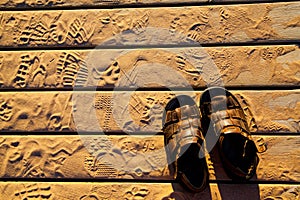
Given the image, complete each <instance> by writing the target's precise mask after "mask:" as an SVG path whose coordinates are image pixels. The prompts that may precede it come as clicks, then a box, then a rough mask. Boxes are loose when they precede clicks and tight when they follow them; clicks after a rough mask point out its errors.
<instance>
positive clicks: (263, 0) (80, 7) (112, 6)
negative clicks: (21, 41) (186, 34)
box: [0, 0, 297, 11]
mask: <svg viewBox="0 0 300 200" xmlns="http://www.w3.org/2000/svg"><path fill="white" fill-rule="evenodd" d="M288 2H297V0H286V1H282V0H273V1H268V0H260V1H251V2H249V1H226V2H224V1H213V2H208V1H207V2H165V3H164V2H160V3H158V2H153V3H148V4H143V3H140V4H125V5H124V4H117V3H112V4H107V5H77V6H63V5H61V6H52V7H51V6H49V7H42V6H39V7H26V6H24V5H23V6H18V7H6V8H0V11H38V10H87V9H100V10H101V9H103V10H106V9H122V8H157V7H161V8H165V7H183V6H191V7H193V6H218V5H219V6H223V5H237V6H238V5H251V4H265V3H268V4H274V3H288Z"/></svg>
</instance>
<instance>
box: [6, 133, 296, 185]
mask: <svg viewBox="0 0 300 200" xmlns="http://www.w3.org/2000/svg"><path fill="white" fill-rule="evenodd" d="M253 140H254V141H255V142H256V145H257V146H259V145H260V144H261V143H262V142H261V141H264V143H265V145H266V146H267V150H266V151H265V152H264V153H260V154H258V155H259V158H260V163H259V165H258V168H257V173H256V176H255V177H253V178H252V179H251V181H253V180H258V181H288V182H297V181H299V179H300V174H299V173H298V172H299V170H300V166H299V163H298V162H297V161H298V160H299V159H300V152H299V148H298V144H299V142H300V137H296V136H288V137H286V136H277V137H276V136H254V137H253ZM0 158H1V160H2V162H1V163H0V177H1V178H67V179H74V178H75V179H79V178H85V179H91V181H92V180H94V179H101V180H103V179H135V180H168V181H171V180H173V177H172V175H170V172H169V169H168V162H167V159H166V154H165V149H164V143H163V136H146V137H145V136H143V137H142V136H105V135H96V136H95V135H94V136H3V137H0ZM207 161H208V162H207V163H208V168H209V172H210V180H226V181H228V180H231V179H229V178H228V177H227V175H226V173H225V172H224V169H223V167H222V163H221V162H220V159H219V157H218V153H217V151H216V150H215V149H214V150H213V151H211V152H210V156H208V155H207Z"/></svg>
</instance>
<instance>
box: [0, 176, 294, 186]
mask: <svg viewBox="0 0 300 200" xmlns="http://www.w3.org/2000/svg"><path fill="white" fill-rule="evenodd" d="M0 182H40V183H42V182H48V183H76V182H77V183H83V182H84V183H112V184H113V183H120V182H122V183H136V184H143V183H156V184H160V183H177V181H175V180H162V179H98V178H82V179H81V178H15V177H14V178H0ZM209 183H215V184H230V185H232V184H241V185H248V184H267V185H271V184H272V185H274V184H288V185H299V184H300V182H299V181H298V182H297V181H295V182H292V181H271V180H270V181H264V180H250V181H245V182H238V181H231V180H209Z"/></svg>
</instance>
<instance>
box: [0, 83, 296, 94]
mask: <svg viewBox="0 0 300 200" xmlns="http://www.w3.org/2000/svg"><path fill="white" fill-rule="evenodd" d="M224 87H225V88H226V89H228V90H231V91H234V90H239V91H240V90H245V91H257V90H259V91H269V90H274V91H276V90H277V91H283V90H298V89H300V83H299V85H260V86H226V85H225V86H224ZM206 88H207V87H204V86H203V87H197V88H176V87H170V88H165V87H161V88H159V87H157V88H155V87H150V88H146V87H145V88H121V87H120V88H119V87H116V88H113V87H111V88H97V87H78V88H77V87H75V88H1V89H0V93H1V92H3V93H5V92H99V93H100V92H134V91H136V92H181V91H182V92H201V91H203V90H205V89H206Z"/></svg>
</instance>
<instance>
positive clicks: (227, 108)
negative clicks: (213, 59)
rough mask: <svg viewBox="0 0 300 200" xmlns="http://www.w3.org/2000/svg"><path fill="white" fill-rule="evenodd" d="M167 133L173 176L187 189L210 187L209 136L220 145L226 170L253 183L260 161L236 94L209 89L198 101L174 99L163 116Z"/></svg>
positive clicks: (237, 177)
mask: <svg viewBox="0 0 300 200" xmlns="http://www.w3.org/2000/svg"><path fill="white" fill-rule="evenodd" d="M163 132H164V136H165V137H164V138H165V146H166V152H167V158H168V162H169V163H170V165H169V167H170V169H171V173H172V174H174V178H175V179H176V180H177V181H179V182H180V183H181V184H182V185H183V186H185V187H186V188H187V189H189V190H190V191H193V192H200V191H202V190H204V189H205V187H206V186H207V185H208V177H209V173H208V168H207V163H206V159H205V143H207V142H209V141H205V138H207V137H206V136H207V134H211V135H210V137H209V138H210V139H211V140H214V138H215V141H216V143H217V146H218V150H219V154H220V157H221V161H222V164H223V167H224V169H225V171H226V173H227V174H228V176H229V177H231V178H232V179H233V180H249V179H250V178H251V177H253V175H254V174H255V171H256V167H257V164H258V162H259V159H258V156H257V152H258V151H257V148H256V145H255V143H254V142H253V141H252V140H251V137H250V130H249V126H248V124H247V121H246V115H245V113H244V110H243V109H242V107H241V105H240V104H239V102H238V100H237V99H236V98H235V97H234V95H233V94H232V93H230V92H229V91H227V90H226V89H224V88H221V87H211V88H208V89H206V90H205V91H204V92H203V94H202V96H201V99H200V112H199V108H198V106H197V105H196V103H195V101H194V100H193V99H192V98H191V97H189V96H186V95H181V96H177V97H175V98H173V99H172V100H170V102H169V103H168V104H167V106H166V108H165V112H164V115H163Z"/></svg>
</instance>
